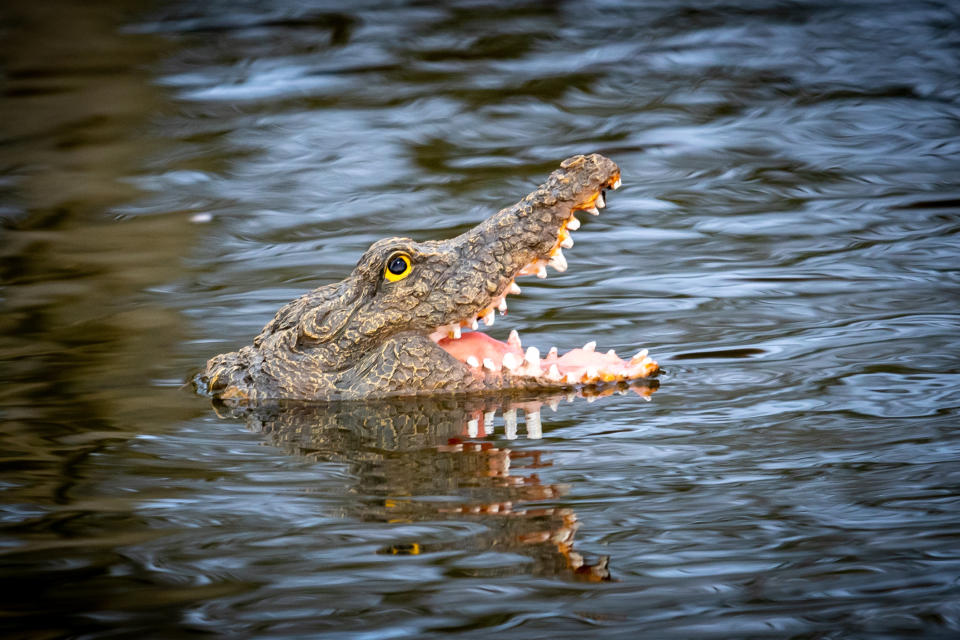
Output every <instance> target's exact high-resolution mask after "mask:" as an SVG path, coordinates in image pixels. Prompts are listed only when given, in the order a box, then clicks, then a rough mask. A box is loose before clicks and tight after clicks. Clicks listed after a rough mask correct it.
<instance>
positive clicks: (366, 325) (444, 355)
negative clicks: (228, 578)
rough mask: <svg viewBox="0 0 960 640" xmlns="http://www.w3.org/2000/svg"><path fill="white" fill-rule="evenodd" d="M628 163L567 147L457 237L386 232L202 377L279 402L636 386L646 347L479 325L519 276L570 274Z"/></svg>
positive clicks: (211, 390) (227, 392) (227, 395)
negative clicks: (529, 186) (586, 220)
mask: <svg viewBox="0 0 960 640" xmlns="http://www.w3.org/2000/svg"><path fill="white" fill-rule="evenodd" d="M619 186H620V169H619V167H618V166H617V165H616V164H615V163H614V162H613V161H612V160H610V159H609V158H606V157H604V156H602V155H599V154H591V155H586V156H585V155H577V156H573V157H571V158H567V159H566V160H564V161H563V162H562V163H561V164H560V168H559V169H557V170H556V171H554V172H553V173H551V174H550V176H549V177H548V178H547V180H546V182H545V183H543V184H542V185H540V186H539V187H538V188H537V189H536V190H534V191H533V192H532V193H530V194H529V195H527V196H526V197H524V198H523V199H522V200H520V202H518V203H516V204H514V205H513V206H511V207H507V208H505V209H502V210H500V211H499V212H497V213H496V214H494V215H493V216H491V217H489V218H488V219H486V220H485V221H483V222H481V223H480V224H479V225H477V226H476V227H474V228H472V229H470V230H469V231H466V232H465V233H463V234H461V235H459V236H457V237H455V238H451V239H448V240H442V241H427V242H415V241H414V240H411V239H410V238H388V239H384V240H379V241H377V242H375V243H373V245H371V246H370V248H369V249H368V250H367V251H366V252H365V253H364V254H363V256H361V258H360V261H359V262H358V263H357V265H356V267H355V268H354V269H353V272H352V273H351V274H350V275H348V276H347V277H346V278H345V279H344V280H342V281H340V282H337V283H332V284H328V285H326V286H322V287H320V288H318V289H314V290H313V291H310V292H308V293H306V294H305V295H303V296H301V297H300V298H298V299H296V300H294V301H292V302H290V303H288V304H287V305H286V306H284V307H283V308H281V309H280V310H279V311H278V312H277V314H276V316H275V317H274V318H273V320H271V321H270V322H269V323H267V325H266V326H265V327H264V328H263V330H262V331H261V332H260V334H259V335H257V336H256V338H254V340H253V344H252V345H248V346H245V347H243V348H241V349H240V350H239V351H235V352H232V353H226V354H221V355H218V356H216V357H214V358H212V359H210V360H209V361H208V362H207V365H206V368H205V369H204V370H203V371H202V372H201V373H200V374H199V375H198V376H197V377H196V379H195V383H196V385H197V387H198V389H200V390H201V391H204V392H206V393H208V394H209V395H211V396H213V397H214V398H217V399H221V400H229V401H233V402H237V403H248V402H260V401H267V400H275V399H296V400H313V401H335V400H358V399H372V398H384V397H392V396H418V395H434V394H474V393H480V394H483V393H490V392H498V393H503V392H528V391H531V390H539V391H557V390H569V389H575V388H583V387H584V386H603V385H611V384H612V385H618V384H619V385H625V384H628V383H629V382H630V381H634V380H640V379H644V378H648V377H650V376H653V375H655V374H656V373H657V372H658V370H659V368H658V365H657V363H656V362H654V361H653V360H652V359H651V358H650V357H649V356H648V355H647V352H646V350H641V351H640V352H638V353H637V354H636V355H635V356H633V357H631V358H630V359H629V360H623V359H621V358H620V357H618V356H617V355H616V353H615V352H614V351H613V350H610V351H607V352H605V353H602V352H601V351H598V350H597V349H596V343H595V342H588V343H587V344H585V345H584V346H583V347H582V348H576V349H572V350H570V351H568V352H567V353H564V354H563V355H560V354H559V353H558V351H557V350H556V348H551V349H550V350H549V352H548V353H547V354H546V355H542V354H541V352H540V351H539V350H538V349H537V348H536V347H528V348H527V349H526V350H524V349H523V346H522V344H521V341H520V337H519V335H518V334H517V333H516V331H512V332H511V333H510V337H509V339H508V340H507V341H506V342H502V341H500V340H496V339H494V338H492V337H490V336H488V335H487V334H485V333H483V332H482V331H480V330H479V325H480V323H481V322H482V323H483V324H484V325H485V326H490V325H492V324H493V322H494V317H495V315H494V314H495V312H496V311H499V312H500V313H501V314H503V313H505V312H506V311H507V302H506V297H507V295H508V294H518V293H520V288H519V287H518V286H517V284H516V282H515V278H517V277H518V276H526V275H536V276H537V277H540V278H545V277H546V276H547V271H546V268H547V267H548V266H549V267H551V268H553V269H555V270H557V271H565V270H566V268H567V261H566V258H565V257H564V254H563V249H568V248H570V247H572V246H573V239H572V237H571V233H570V232H571V231H575V230H576V229H578V228H579V227H580V222H579V220H578V219H577V217H576V216H575V215H574V213H575V212H578V211H585V212H587V213H590V214H593V215H598V214H599V210H600V209H601V208H603V207H604V206H606V199H605V198H606V191H607V190H613V189H617V188H618V187H619Z"/></svg>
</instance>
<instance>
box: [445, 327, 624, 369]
mask: <svg viewBox="0 0 960 640" xmlns="http://www.w3.org/2000/svg"><path fill="white" fill-rule="evenodd" d="M437 344H439V345H440V346H441V347H443V349H444V350H445V351H446V352H447V353H449V354H450V355H452V356H453V357H454V358H456V359H457V360H460V361H461V362H466V361H467V358H469V357H470V356H473V357H474V358H476V359H477V362H479V363H480V364H481V365H482V364H483V360H484V359H485V358H489V359H490V360H491V361H492V362H493V364H494V366H495V368H496V369H499V368H500V367H502V366H503V357H504V356H505V355H506V354H507V353H512V354H513V355H514V356H516V358H517V362H518V363H519V362H521V361H522V360H523V355H524V354H523V351H522V350H521V349H517V348H514V347H512V346H510V345H509V344H507V343H506V342H501V341H499V340H497V339H495V338H491V337H490V336H488V335H487V334H485V333H483V332H481V331H470V332H467V333H464V334H463V335H462V336H461V337H460V338H459V339H456V340H454V339H451V338H444V339H443V340H441V341H440V342H438V343H437ZM542 358H543V359H542V360H541V361H540V367H541V370H542V371H546V370H547V369H548V368H549V367H550V365H551V364H554V363H556V365H557V367H558V370H559V371H560V373H561V374H563V373H568V372H572V373H579V372H583V371H585V370H586V369H587V368H596V369H597V370H599V371H619V370H621V369H625V368H626V367H627V366H629V365H628V363H626V362H624V361H623V360H621V359H620V358H618V357H617V356H615V355H612V354H611V355H607V354H605V353H597V352H596V351H585V350H583V349H571V350H570V351H568V352H567V353H565V354H563V355H562V356H560V357H559V358H557V357H553V358H550V357H547V356H546V355H545V354H544V355H543V356H542Z"/></svg>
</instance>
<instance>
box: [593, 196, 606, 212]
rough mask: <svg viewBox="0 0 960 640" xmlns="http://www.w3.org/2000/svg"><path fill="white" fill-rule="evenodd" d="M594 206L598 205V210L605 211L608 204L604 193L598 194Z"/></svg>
mask: <svg viewBox="0 0 960 640" xmlns="http://www.w3.org/2000/svg"><path fill="white" fill-rule="evenodd" d="M594 204H595V205H597V209H603V208H604V207H605V206H607V203H606V202H604V200H603V194H602V193H598V194H597V201H596V202H595V203H594Z"/></svg>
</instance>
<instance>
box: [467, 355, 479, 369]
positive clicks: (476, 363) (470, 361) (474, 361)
mask: <svg viewBox="0 0 960 640" xmlns="http://www.w3.org/2000/svg"><path fill="white" fill-rule="evenodd" d="M467 364H468V365H470V366H471V367H473V368H475V369H476V368H477V367H479V366H480V362H479V361H478V360H477V356H467Z"/></svg>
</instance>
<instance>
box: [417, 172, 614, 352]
mask: <svg viewBox="0 0 960 640" xmlns="http://www.w3.org/2000/svg"><path fill="white" fill-rule="evenodd" d="M619 186H620V168H619V167H618V166H617V165H616V164H615V163H614V162H613V161H612V160H610V159H609V158H605V157H604V156H601V155H599V154H591V155H589V156H583V155H579V156H573V157H570V158H567V159H566V160H564V161H563V162H562V163H561V165H560V168H559V169H558V170H556V171H554V172H553V173H552V174H550V176H549V177H548V178H547V180H546V182H544V184H542V185H540V186H539V187H538V188H537V189H535V190H534V191H533V192H531V193H530V194H528V195H527V196H526V197H524V198H523V199H522V200H520V202H518V203H516V204H515V205H513V206H511V207H507V208H505V209H502V210H500V211H499V212H497V213H496V214H494V215H493V216H491V217H489V218H487V219H486V220H484V221H483V222H481V223H480V224H479V225H477V226H476V227H474V228H473V229H471V230H469V231H467V232H466V233H464V234H462V235H460V236H458V237H456V238H453V239H452V240H450V241H449V242H450V243H452V245H453V246H454V247H456V251H457V253H459V254H460V256H461V259H460V263H461V264H462V265H464V268H463V269H455V270H452V273H451V275H450V276H449V278H448V281H447V282H446V285H447V287H448V288H452V290H453V291H455V292H456V293H455V295H456V296H457V298H458V299H457V300H456V301H455V302H456V304H452V305H450V308H449V309H448V313H446V314H444V317H445V320H443V321H440V324H439V325H438V326H436V327H434V329H433V330H432V334H434V335H436V336H439V337H443V335H449V336H455V335H456V334H457V332H458V331H461V330H462V329H463V328H468V329H477V328H478V326H479V324H480V323H484V324H486V325H487V326H489V325H492V324H493V322H494V318H495V312H497V311H499V312H500V314H501V315H503V314H505V313H506V311H507V303H506V297H507V295H509V294H518V293H520V288H519V287H518V286H517V285H516V283H515V279H516V278H517V277H518V276H526V275H536V276H537V277H538V278H546V277H547V267H550V268H552V269H555V270H556V271H558V272H563V271H566V269H567V260H566V256H565V255H564V253H563V250H564V249H569V248H571V247H572V246H573V237H572V234H571V232H572V231H575V230H577V229H579V228H580V221H579V220H578V219H577V218H576V216H575V215H574V214H575V213H576V212H577V211H586V212H587V213H589V214H592V215H598V214H599V210H600V209H602V208H603V207H604V206H606V203H605V193H604V192H605V190H608V189H610V190H613V189H617V188H618V187H619Z"/></svg>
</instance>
